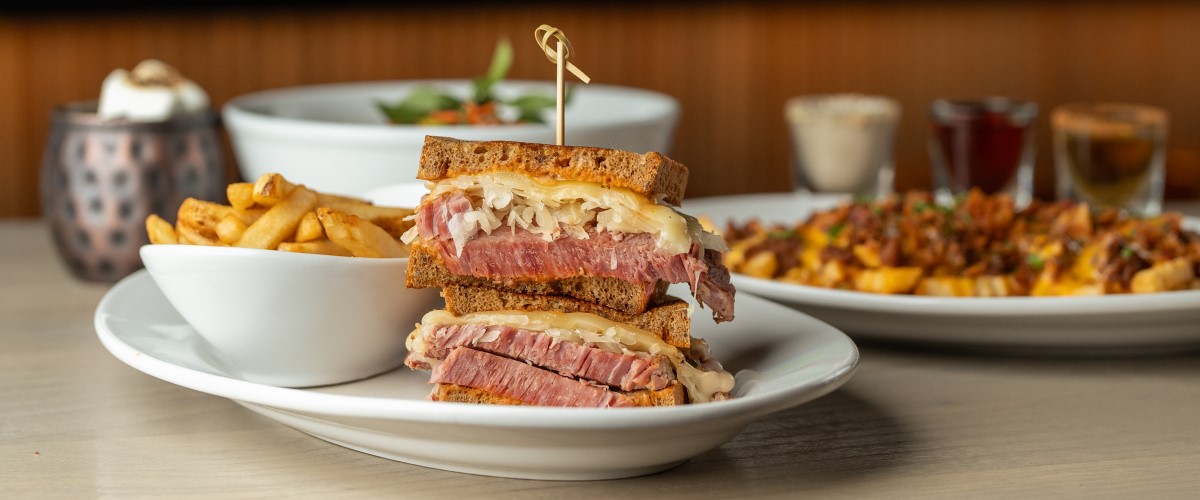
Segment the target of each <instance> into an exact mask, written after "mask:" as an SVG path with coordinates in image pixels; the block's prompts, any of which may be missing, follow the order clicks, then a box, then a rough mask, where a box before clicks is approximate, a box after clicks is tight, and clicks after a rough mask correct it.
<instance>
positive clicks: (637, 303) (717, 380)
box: [404, 136, 734, 407]
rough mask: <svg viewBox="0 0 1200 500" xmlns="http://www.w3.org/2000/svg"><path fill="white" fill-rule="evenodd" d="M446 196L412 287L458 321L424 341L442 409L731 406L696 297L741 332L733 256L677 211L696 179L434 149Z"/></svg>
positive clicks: (610, 157) (424, 218)
mask: <svg viewBox="0 0 1200 500" xmlns="http://www.w3.org/2000/svg"><path fill="white" fill-rule="evenodd" d="M417 177H418V178H420V179H423V180H426V181H429V187H430V192H429V194H428V195H426V196H425V197H424V198H423V199H422V201H421V204H420V206H419V207H418V208H417V213H416V216H415V217H416V224H415V226H414V227H413V229H412V230H410V231H409V232H408V233H406V234H405V237H404V239H405V241H406V242H408V243H411V244H412V255H411V257H410V261H409V266H408V274H407V276H408V286H409V287H410V288H427V287H440V288H441V289H442V295H443V296H444V297H445V299H446V309H445V310H437V311H433V312H430V313H429V314H427V315H425V317H424V318H423V319H422V321H421V323H420V324H419V325H417V328H416V330H415V331H413V332H412V334H411V335H410V336H409V339H408V348H409V355H408V358H407V360H406V363H407V364H408V366H410V367H412V368H416V369H429V370H432V372H433V373H432V376H431V382H432V383H434V384H435V388H434V390H433V393H432V394H431V398H432V399H434V400H438V401H458V402H471V403H491V404H529V405H545V406H591V407H608V406H663V405H677V404H684V403H689V402H704V401H712V400H715V399H723V398H726V397H728V395H729V391H730V390H731V389H732V387H733V377H732V376H730V375H729V373H727V372H725V371H724V370H722V369H721V366H720V364H719V363H717V362H716V361H715V360H713V359H711V357H710V356H709V354H708V348H707V346H706V344H705V343H704V341H703V340H700V339H693V338H692V336H691V321H690V318H689V316H690V313H691V308H690V306H689V305H688V304H687V303H686V302H684V301H682V300H680V299H678V298H675V297H671V296H670V295H667V294H666V288H667V285H668V284H671V283H687V284H688V286H689V287H690V288H691V290H692V293H693V294H694V295H695V296H696V298H697V300H698V302H699V303H700V304H701V306H707V307H708V308H710V309H712V312H713V318H714V319H715V320H716V321H728V320H730V319H732V318H733V295H734V289H733V286H732V285H730V283H729V273H728V272H727V271H726V270H725V268H724V267H723V266H722V264H721V259H720V252H721V251H722V250H724V242H723V241H722V240H721V238H720V237H719V236H716V235H713V234H712V233H709V232H706V231H704V229H702V228H701V227H700V224H699V223H698V222H697V221H696V219H694V218H692V217H688V216H685V215H683V214H680V213H679V212H678V211H676V210H675V209H674V208H672V207H671V206H669V205H668V204H670V205H678V204H679V203H680V201H682V198H683V193H684V189H685V187H686V184H687V168H686V167H684V166H683V165H681V164H679V163H676V162H674V161H672V160H670V159H669V158H666V157H664V156H662V155H660V154H657V153H649V154H645V155H643V154H637V153H630V152H626V151H618V150H612V149H599V148H587V147H571V146H550V145H544V144H526V143H517V142H472V141H461V140H456V139H448V138H442V137H433V136H430V137H427V138H426V140H425V147H424V149H423V151H422V153H421V163H420V168H419V171H418V174H417Z"/></svg>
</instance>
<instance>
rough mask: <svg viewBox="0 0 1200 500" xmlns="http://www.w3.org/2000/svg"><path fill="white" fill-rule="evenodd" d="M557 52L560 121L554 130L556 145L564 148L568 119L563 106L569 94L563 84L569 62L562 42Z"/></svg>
mask: <svg viewBox="0 0 1200 500" xmlns="http://www.w3.org/2000/svg"><path fill="white" fill-rule="evenodd" d="M555 52H556V53H557V59H558V61H557V66H558V74H557V75H556V76H557V77H558V79H557V80H558V81H557V82H555V84H556V85H557V87H556V88H555V92H556V94H555V100H556V101H557V103H556V104H557V106H556V107H557V108H558V121H557V122H556V123H557V126H556V127H555V128H554V143H555V144H558V145H559V146H562V145H563V143H564V141H566V128H567V118H566V113H565V108H566V106H565V105H564V104H563V103H564V102H566V100H567V92H566V90H564V89H565V88H566V85H564V84H563V69H565V68H566V64H565V63H566V62H567V58H566V57H563V56H564V55H565V54H563V43H562V40H559V41H558V50H556V51H555Z"/></svg>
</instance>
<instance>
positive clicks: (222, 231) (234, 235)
mask: <svg viewBox="0 0 1200 500" xmlns="http://www.w3.org/2000/svg"><path fill="white" fill-rule="evenodd" d="M246 227H247V226H246V223H245V222H242V219H241V218H240V217H238V216H237V214H232V213H231V214H229V215H226V216H225V218H224V219H221V222H218V223H217V237H218V238H220V239H221V241H222V242H223V243H227V244H230V245H232V244H234V243H236V242H237V240H239V239H241V237H242V233H245V232H246Z"/></svg>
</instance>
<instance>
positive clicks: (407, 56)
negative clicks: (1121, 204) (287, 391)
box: [0, 2, 1200, 216]
mask: <svg viewBox="0 0 1200 500" xmlns="http://www.w3.org/2000/svg"><path fill="white" fill-rule="evenodd" d="M543 22H545V23H551V24H555V25H557V26H559V27H561V28H563V29H564V30H565V31H566V32H567V33H568V34H569V35H570V36H571V39H572V42H573V43H574V44H575V46H576V51H577V53H578V59H577V60H578V62H579V64H580V65H581V66H582V67H584V68H586V70H587V72H588V73H589V74H590V75H591V76H592V77H593V78H595V80H596V81H598V82H604V83H612V84H621V85H632V86H638V87H646V88H650V89H655V90H658V91H662V92H666V93H668V94H671V95H674V96H676V97H677V98H679V100H680V101H681V103H682V105H683V120H682V123H681V125H680V127H679V130H678V133H677V135H676V144H675V148H674V151H673V154H672V156H674V157H676V158H677V159H679V160H680V161H682V162H684V163H685V164H687V165H689V166H690V167H691V168H692V170H693V175H692V182H691V185H690V188H689V196H693V197H695V196H705V195H717V194H729V193H743V192H760V191H777V190H784V189H787V186H788V185H789V180H788V179H789V178H788V170H787V161H788V152H787V139H786V136H785V129H784V123H783V119H782V112H781V109H782V105H783V102H784V101H785V100H786V99H787V98H788V97H789V96H792V95H797V94H804V93H818V92H838V91H857V92H869V93H879V94H884V95H889V96H893V97H895V98H897V99H898V100H899V101H900V102H901V103H902V105H903V107H904V116H903V119H902V124H901V129H900V132H899V135H898V145H897V164H898V176H899V180H898V186H899V187H900V188H914V187H927V186H928V185H929V182H930V175H929V165H928V159H927V158H926V153H925V151H926V150H925V141H926V138H927V123H926V109H927V107H928V105H929V103H930V102H931V101H932V100H933V99H935V98H937V97H954V96H982V95H1008V96H1015V97H1022V98H1028V99H1032V100H1035V101H1036V102H1038V103H1039V104H1040V105H1041V106H1042V110H1043V116H1042V118H1041V120H1040V124H1039V126H1040V133H1039V147H1040V148H1039V149H1040V154H1039V159H1038V167H1037V179H1038V190H1039V193H1040V194H1042V195H1043V196H1048V195H1050V194H1051V193H1052V184H1053V173H1052V165H1051V163H1050V157H1049V149H1050V143H1049V135H1048V126H1047V120H1046V118H1045V116H1046V115H1047V114H1048V112H1049V110H1050V109H1051V108H1052V107H1053V106H1054V105H1056V104H1060V103H1063V102H1066V101H1076V100H1122V101H1136V102H1144V103H1150V104H1156V105H1159V106H1163V107H1165V108H1167V109H1168V110H1169V111H1170V113H1171V132H1170V139H1169V146H1170V154H1169V173H1168V183H1169V190H1170V193H1171V194H1172V195H1174V196H1177V197H1178V196H1200V93H1198V92H1197V88H1198V87H1200V64H1197V62H1196V58H1197V56H1198V55H1200V5H1196V4H1188V3H1182V2H1135V3H1111V2H1102V3H1089V2H1068V3H1065V4H1050V3H1039V2H1016V3H979V4H977V3H975V2H961V3H958V2H956V3H937V2H931V3H913V2H896V3H892V2H887V3H884V2H880V3H871V2H851V3H838V2H828V3H824V2H822V3H816V4H808V5H791V4H784V3H763V4H743V3H690V2H668V3H665V4H654V3H650V2H643V3H635V2H620V3H616V4H612V5H599V4H595V5H584V6H571V7H568V8H553V7H551V6H548V5H547V4H543V3H537V4H532V5H521V4H510V5H509V6H504V7H502V6H498V5H495V6H494V5H491V4H486V3H484V4H476V5H471V6H469V7H462V6H449V7H445V8H407V7H388V6H370V5H367V6H363V5H358V6H348V7H306V8H300V9H295V8H293V9H284V8H259V9H236V8H221V9H219V10H200V9H196V10H176V11H167V12H141V11H129V10H126V11H121V12H119V13H111V14H86V15H85V14H77V13H76V14H71V13H66V14H62V13H59V14H55V13H50V12H43V13H40V14H37V15H23V16H9V17H7V18H0V110H3V111H2V112H0V178H2V179H3V182H0V216H16V215H34V214H36V213H37V212H38V206H37V205H38V200H37V196H38V195H37V169H38V164H39V161H40V157H41V149H42V145H43V141H44V139H45V136H46V132H47V130H48V127H49V111H50V109H51V107H52V106H53V105H54V104H55V103H60V102H64V101H69V100H75V99H86V98H94V97H96V96H97V93H98V89H99V84H100V82H101V80H102V79H103V78H104V76H105V75H106V74H107V73H108V71H110V70H111V69H113V68H116V67H126V68H128V67H132V66H133V65H134V64H136V63H137V62H138V61H139V60H142V59H144V58H148V57H156V58H160V59H163V60H165V61H168V62H170V63H172V64H174V65H176V66H177V67H179V68H180V69H181V70H182V71H183V72H185V74H187V75H190V76H191V77H193V78H194V79H195V80H197V81H198V82H199V83H200V84H201V85H203V86H204V87H205V88H206V89H207V90H208V91H209V93H210V94H211V95H212V97H213V99H214V101H215V102H216V103H218V104H219V103H223V102H224V101H226V100H228V99H230V98H231V97H234V96H236V95H239V94H242V93H245V92H250V91H254V90H260V89H266V88H272V87H282V86H289V85H297V84H310V83H322V82H337V81H355V80H376V79H397V78H434V77H466V76H471V75H473V74H477V73H479V72H481V71H482V69H483V68H484V67H485V66H486V64H487V61H488V58H489V56H490V52H491V48H492V46H493V44H494V42H495V40H496V39H497V38H498V37H500V36H502V35H507V36H509V37H510V38H512V39H513V40H514V41H515V42H516V47H517V49H518V52H517V60H516V63H515V66H514V68H513V71H512V76H513V77H514V78H532V79H545V78H548V77H549V76H550V75H549V74H548V70H549V66H548V65H547V64H546V62H545V61H544V60H543V59H542V57H541V56H540V55H539V54H538V52H537V49H536V47H535V46H534V44H533V43H532V41H530V40H531V38H532V36H531V35H532V30H533V28H534V27H535V26H537V25H538V24H540V23H543ZM231 162H232V160H231ZM232 174H233V170H232V168H231V175H232Z"/></svg>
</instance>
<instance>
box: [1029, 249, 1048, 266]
mask: <svg viewBox="0 0 1200 500" xmlns="http://www.w3.org/2000/svg"><path fill="white" fill-rule="evenodd" d="M1025 262H1026V263H1027V264H1029V267H1032V268H1034V269H1041V268H1042V266H1044V265H1046V260H1045V259H1043V258H1042V256H1041V255H1038V254H1036V253H1031V254H1029V256H1028V257H1026V258H1025Z"/></svg>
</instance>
